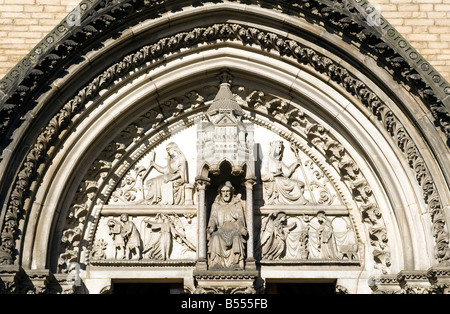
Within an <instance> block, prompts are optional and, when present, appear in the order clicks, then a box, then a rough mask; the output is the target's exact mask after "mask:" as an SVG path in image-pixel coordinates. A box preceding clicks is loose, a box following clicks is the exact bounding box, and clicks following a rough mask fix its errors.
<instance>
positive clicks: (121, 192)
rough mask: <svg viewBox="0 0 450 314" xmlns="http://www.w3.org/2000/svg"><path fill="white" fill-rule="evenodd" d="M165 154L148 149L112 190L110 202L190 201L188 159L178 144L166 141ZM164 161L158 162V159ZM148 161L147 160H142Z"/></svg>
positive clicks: (176, 203)
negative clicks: (148, 151)
mask: <svg viewBox="0 0 450 314" xmlns="http://www.w3.org/2000/svg"><path fill="white" fill-rule="evenodd" d="M165 150H166V153H165V158H164V157H162V156H158V161H155V158H156V156H155V155H156V152H155V150H153V151H151V152H150V153H149V154H148V156H146V157H145V158H144V159H143V160H142V161H141V162H140V163H139V164H138V165H136V166H135V167H133V168H132V169H131V170H130V171H129V172H128V173H127V174H126V176H125V177H124V178H123V179H122V180H121V182H120V183H119V184H120V186H119V188H117V189H116V190H114V192H113V193H112V196H111V199H110V201H109V204H117V205H119V204H148V205H192V204H193V198H192V188H193V187H192V185H190V184H189V175H188V162H187V160H186V157H185V155H184V153H183V152H182V151H181V150H180V148H179V147H178V145H177V144H176V143H174V142H170V143H168V144H167V145H166V148H165ZM164 159H165V163H166V164H165V165H159V164H158V162H159V161H163V162H164ZM145 163H147V164H145Z"/></svg>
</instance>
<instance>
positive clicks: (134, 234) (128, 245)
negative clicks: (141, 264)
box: [120, 214, 141, 259]
mask: <svg viewBox="0 0 450 314" xmlns="http://www.w3.org/2000/svg"><path fill="white" fill-rule="evenodd" d="M120 221H121V223H122V230H121V233H120V235H121V236H122V238H123V240H124V242H125V256H126V258H127V259H140V258H141V235H140V234H139V231H138V230H137V228H136V225H135V224H134V223H133V222H132V221H130V220H129V218H128V214H122V215H120Z"/></svg>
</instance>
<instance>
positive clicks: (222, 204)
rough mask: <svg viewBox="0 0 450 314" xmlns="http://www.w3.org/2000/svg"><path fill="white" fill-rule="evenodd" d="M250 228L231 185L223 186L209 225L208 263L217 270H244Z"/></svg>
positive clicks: (214, 205) (212, 209) (213, 207)
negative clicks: (247, 226) (248, 229)
mask: <svg viewBox="0 0 450 314" xmlns="http://www.w3.org/2000/svg"><path fill="white" fill-rule="evenodd" d="M247 233H248V232H247V228H246V225H245V218H244V207H243V205H242V201H241V200H240V198H239V197H237V196H235V195H234V188H233V186H232V184H231V183H230V182H229V181H227V182H225V184H223V185H222V186H220V188H219V190H218V195H217V197H216V199H215V201H214V203H213V205H212V207H211V216H210V218H209V223H208V240H209V242H208V262H209V267H210V268H211V269H214V268H219V269H220V268H228V269H230V268H240V269H243V268H244V251H245V242H246V241H245V237H246V236H247Z"/></svg>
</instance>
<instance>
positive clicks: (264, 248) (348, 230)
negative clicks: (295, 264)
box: [258, 212, 359, 262]
mask: <svg viewBox="0 0 450 314" xmlns="http://www.w3.org/2000/svg"><path fill="white" fill-rule="evenodd" d="M260 234H261V237H260V242H259V243H258V253H259V254H260V258H261V259H262V261H299V262H300V261H305V260H308V261H320V260H323V261H335V262H340V261H357V260H359V256H358V243H357V240H356V235H355V233H354V231H353V228H352V227H351V223H350V221H349V218H348V217H341V216H333V215H326V214H325V212H318V213H317V215H307V214H304V215H301V216H300V215H291V216H288V215H287V214H286V213H285V212H275V213H271V214H269V215H268V216H266V217H264V218H263V219H262V224H261V232H260Z"/></svg>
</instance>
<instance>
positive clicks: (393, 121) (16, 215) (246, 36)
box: [0, 24, 450, 264]
mask: <svg viewBox="0 0 450 314" xmlns="http://www.w3.org/2000/svg"><path fill="white" fill-rule="evenodd" d="M219 39H220V40H238V41H241V42H243V43H251V44H254V45H258V46H260V47H262V48H264V49H275V50H277V51H279V52H280V53H281V54H282V55H284V56H289V57H293V58H295V59H297V60H298V62H299V63H303V64H307V65H309V66H311V67H312V68H313V69H315V70H316V71H318V72H321V73H324V74H326V75H328V76H330V77H331V78H332V80H333V81H334V82H336V83H338V84H340V85H342V86H343V87H345V88H346V89H347V91H348V92H349V93H350V94H352V95H353V96H354V97H356V98H358V99H359V100H360V101H361V102H362V103H363V104H364V105H365V106H366V107H367V108H369V109H370V110H371V111H372V112H374V113H375V114H376V116H377V118H378V119H379V121H380V122H381V123H382V124H383V126H384V127H385V128H386V129H387V130H388V131H389V133H390V134H391V136H393V137H394V139H395V140H396V143H397V145H398V146H399V148H400V149H401V150H402V151H403V152H404V154H405V157H406V158H407V159H408V161H409V164H410V167H411V168H412V169H413V170H414V171H415V172H416V173H417V175H416V178H417V181H418V184H419V186H421V187H422V189H423V191H424V200H425V202H426V203H427V204H429V212H430V213H431V214H432V221H433V230H434V234H433V235H434V236H435V239H436V251H437V252H436V259H437V260H438V261H439V262H445V261H447V260H449V259H450V253H449V249H448V243H449V240H448V234H447V232H446V228H447V227H446V221H445V215H444V212H443V208H442V205H441V203H440V200H439V195H438V193H437V191H436V187H435V186H434V184H433V182H432V179H431V175H430V173H429V171H428V169H427V168H426V166H425V162H424V160H423V158H422V156H421V155H420V153H419V150H418V148H417V147H416V145H415V143H414V142H413V140H412V139H411V137H410V136H409V135H408V133H407V131H406V130H405V129H404V127H403V126H402V125H401V123H400V121H399V120H398V119H397V118H396V117H395V116H394V114H393V112H392V111H391V110H390V109H389V108H388V106H387V105H386V104H384V103H383V102H382V101H381V100H380V99H379V98H378V97H377V95H376V94H375V93H374V92H372V91H371V90H370V89H369V88H368V87H367V86H366V85H365V84H364V83H363V82H361V81H360V80H358V79H356V78H354V77H353V76H352V75H351V73H350V72H349V71H347V70H346V69H345V68H343V67H342V66H340V65H338V64H336V63H335V62H333V61H332V60H330V59H329V58H327V57H324V56H321V55H320V54H319V53H317V52H316V51H314V50H312V49H311V48H308V47H303V46H302V45H300V44H299V43H297V42H295V41H293V40H289V39H286V38H281V37H279V36H278V35H276V34H271V33H267V32H263V31H260V30H258V29H256V28H247V27H243V26H241V25H237V24H220V25H213V26H210V27H204V28H196V29H194V30H192V31H191V32H187V33H180V34H178V35H175V36H173V37H171V38H165V39H161V40H160V41H158V42H157V43H155V44H153V45H150V46H146V47H143V48H142V49H141V50H140V51H139V52H137V53H135V54H132V55H130V56H128V57H126V58H124V59H123V60H122V61H121V62H119V63H116V64H115V65H113V66H111V67H109V68H108V69H107V70H106V71H105V72H104V73H102V74H101V75H99V76H97V77H96V78H95V79H94V80H93V81H92V82H91V84H89V85H88V86H86V87H85V88H84V89H82V90H80V91H79V92H78V95H77V96H75V97H74V98H73V99H72V100H70V101H69V102H67V103H66V104H65V105H64V106H63V108H62V109H61V111H60V112H59V113H58V114H57V115H56V116H55V117H53V118H52V119H51V120H50V122H49V124H48V126H47V128H46V129H45V130H44V131H43V133H41V134H40V135H39V136H38V138H37V141H36V143H35V144H34V145H33V146H32V148H31V149H30V151H29V153H28V155H27V158H26V161H25V162H24V163H23V165H22V168H21V171H20V172H19V175H18V176H17V178H16V181H15V183H14V189H13V192H12V193H11V196H10V198H9V202H8V207H7V211H6V214H5V221H4V223H3V230H2V243H1V244H2V246H1V251H0V253H1V261H0V262H1V263H2V264H11V263H13V261H14V259H15V256H14V254H13V252H14V244H13V243H12V242H14V241H12V239H16V238H17V237H18V234H19V233H18V226H19V225H20V224H19V220H21V219H22V218H21V217H23V216H26V209H24V207H23V206H24V201H25V199H26V198H27V197H28V196H29V195H32V193H30V192H31V191H30V188H31V186H34V185H33V184H32V183H33V182H34V181H35V180H36V178H38V177H39V176H37V174H36V170H37V169H39V168H40V166H41V165H43V164H45V163H47V162H48V161H49V160H50V159H51V155H49V150H50V147H51V146H52V145H54V144H55V143H56V141H57V140H59V139H58V136H59V134H60V133H61V132H62V131H63V130H64V129H66V128H67V127H68V125H69V123H70V122H71V119H72V118H73V117H74V116H75V115H77V114H79V113H81V112H83V110H85V106H86V104H87V103H88V101H89V100H91V99H94V98H95V97H96V96H97V95H98V92H99V91H100V90H101V89H103V88H106V87H108V86H109V85H110V84H111V83H112V82H113V81H114V80H115V79H118V78H120V77H121V76H123V75H125V74H126V73H128V72H129V71H130V70H131V69H132V68H135V67H139V66H140V65H142V64H143V63H144V62H146V61H149V60H153V59H156V58H159V57H161V56H163V55H164V54H166V53H170V52H173V51H174V50H178V49H180V48H182V47H189V46H191V45H194V44H196V43H201V42H207V41H212V40H219ZM169 43H170V45H169ZM322 132H323V131H322V130H321V129H320V126H317V125H316V126H312V127H311V128H310V129H309V130H308V136H309V137H310V139H311V140H312V141H314V140H318V141H323V139H324V138H323V136H324V134H323V133H322ZM332 144H333V143H332V142H328V141H325V145H329V146H327V147H330V148H331V147H332ZM335 144H336V145H337V143H335ZM337 147H339V145H337ZM116 149H117V147H116ZM118 149H119V150H120V149H121V148H120V147H118ZM327 152H328V153H329V154H330V158H334V157H336V156H340V155H339V154H340V153H339V149H338V150H337V151H335V150H331V149H329V150H328V149H327ZM336 153H337V154H338V155H334V154H336ZM106 169H107V168H105V170H106ZM341 169H345V171H346V176H347V177H348V178H352V177H354V175H353V174H352V170H351V168H348V167H345V168H344V165H343V166H342V168H341ZM342 171H344V170H342ZM361 183H362V182H354V183H352V184H353V186H352V189H353V190H354V191H355V198H357V199H360V200H362V201H363V202H365V201H366V200H367V197H368V194H370V190H369V189H367V188H365V187H364V185H361ZM36 186H37V185H36ZM364 205H365V206H366V205H367V204H364ZM80 210H81V212H83V211H84V210H85V209H83V208H80ZM77 215H78V214H77ZM81 216H82V215H80V217H81ZM374 236H375V237H377V235H375V234H374Z"/></svg>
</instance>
